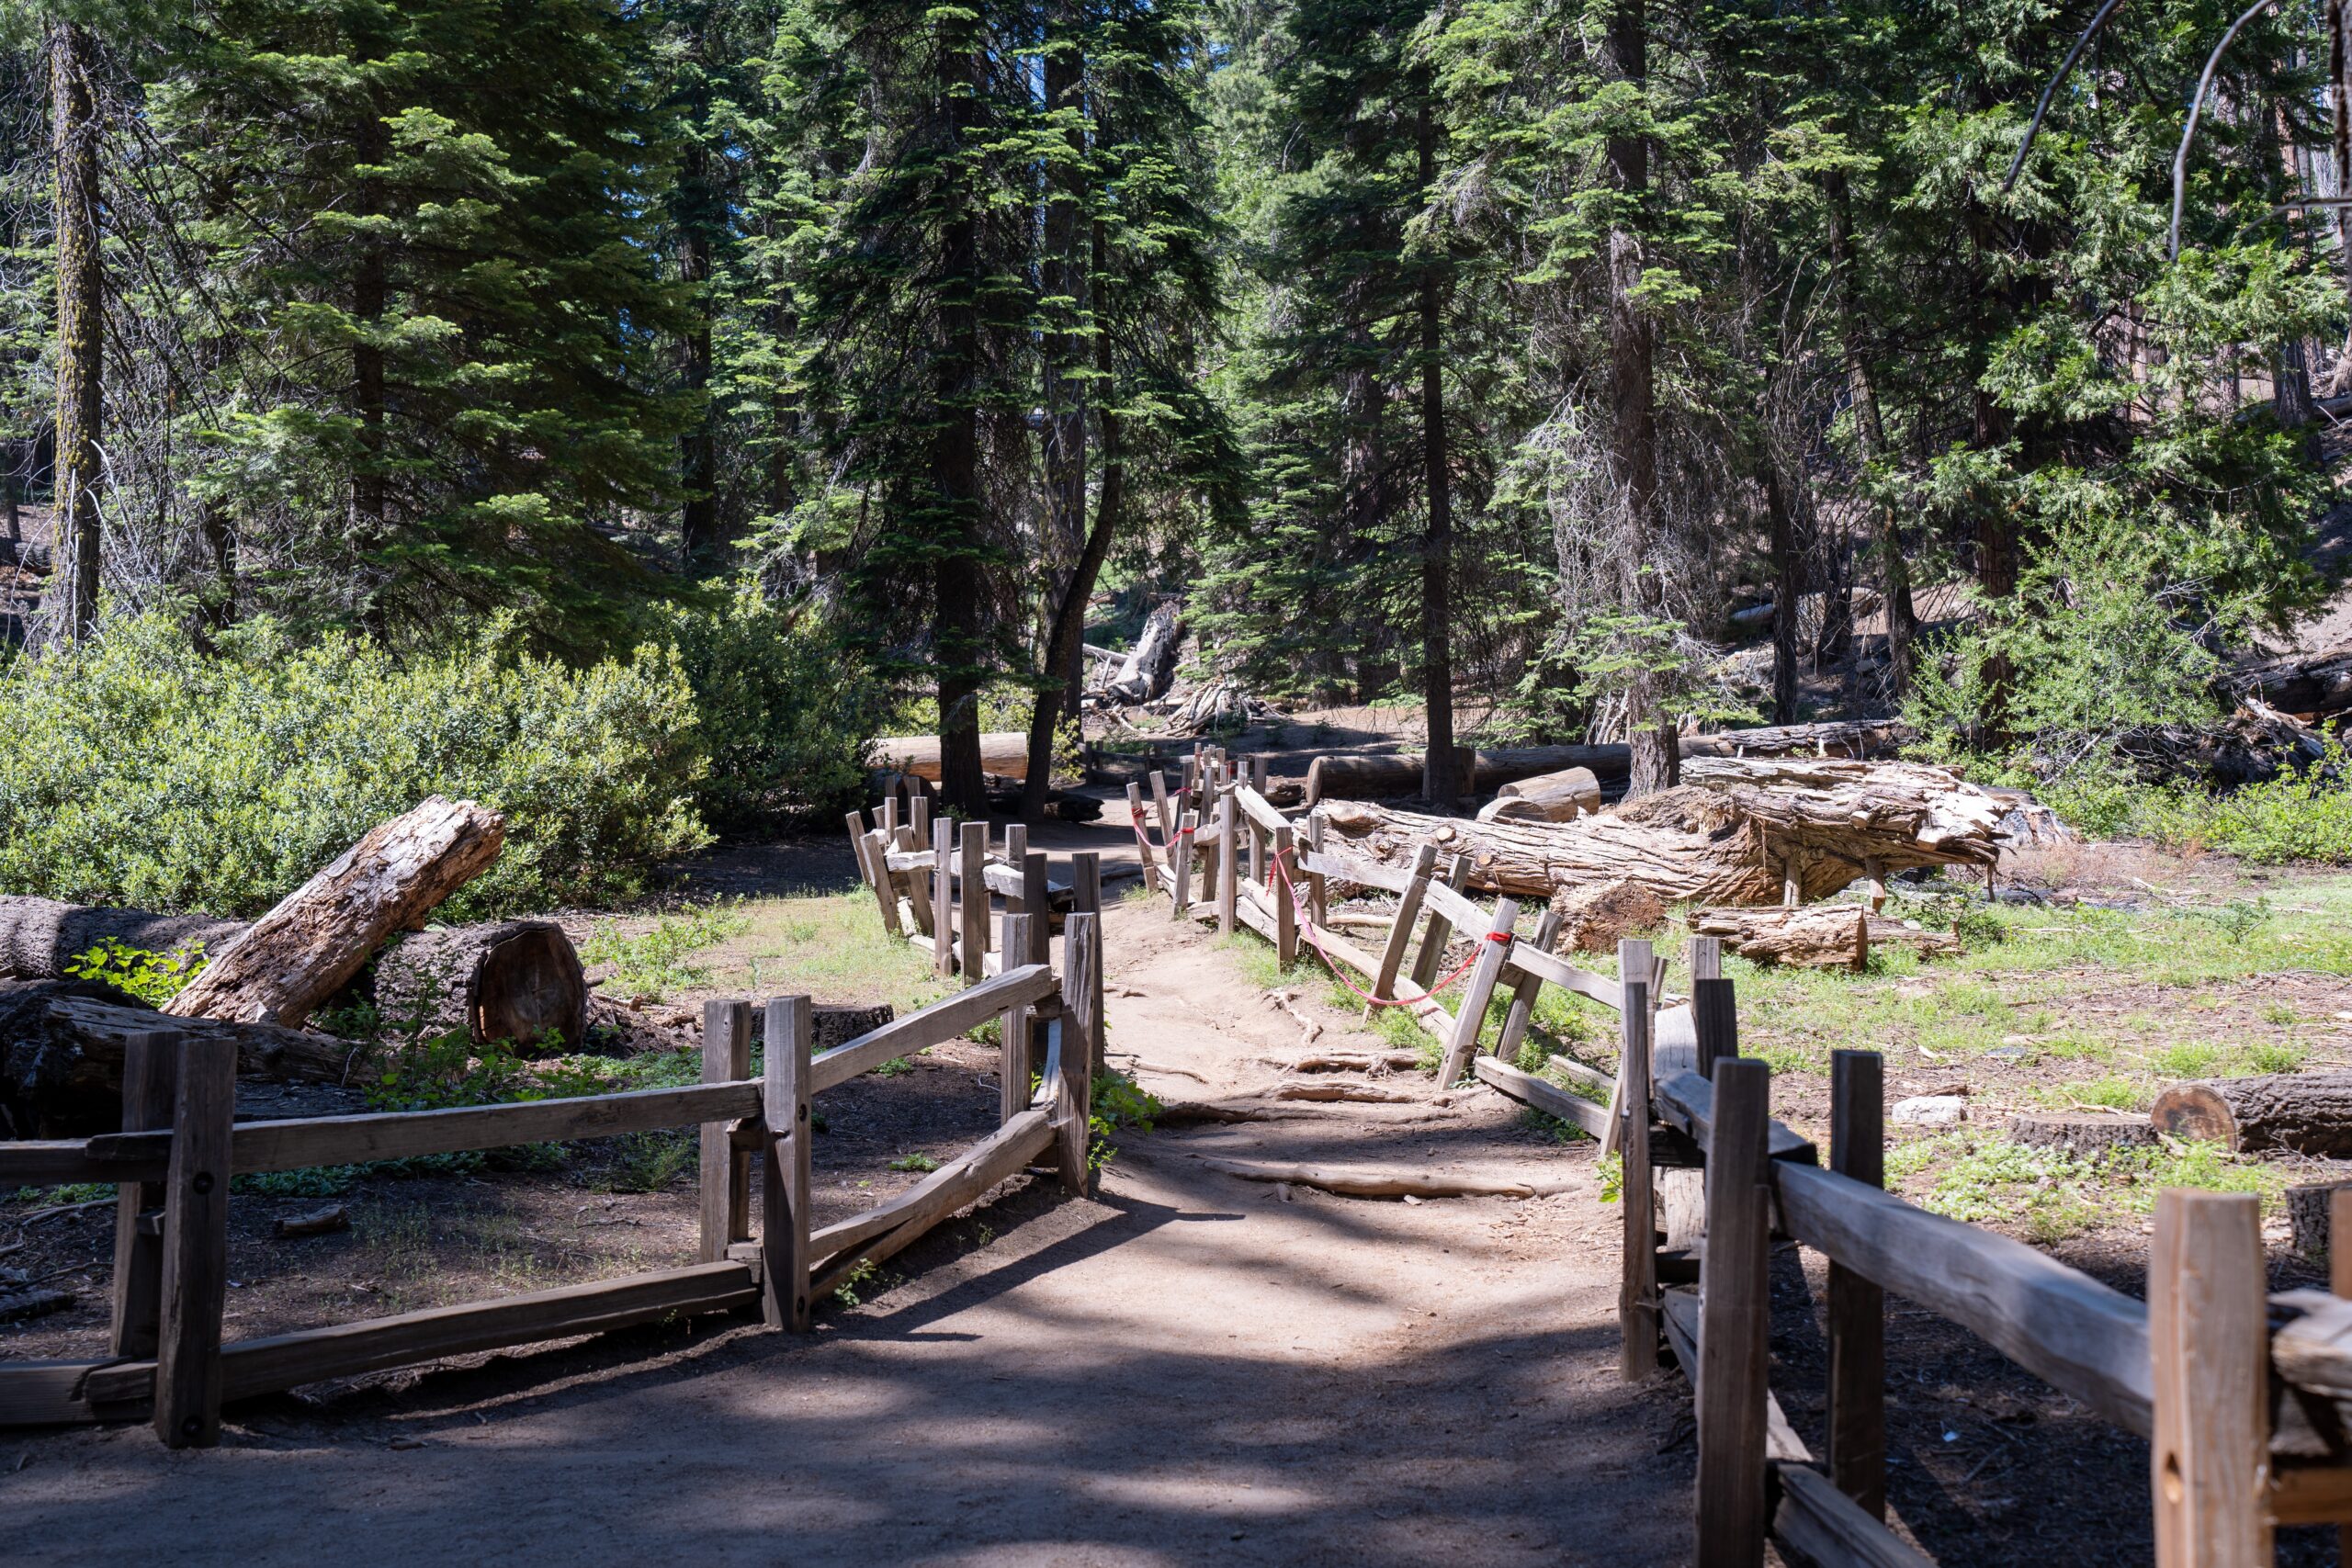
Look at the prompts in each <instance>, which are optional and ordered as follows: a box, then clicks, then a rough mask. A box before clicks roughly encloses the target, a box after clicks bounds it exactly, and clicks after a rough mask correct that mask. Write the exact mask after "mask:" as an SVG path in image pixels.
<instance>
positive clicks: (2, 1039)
mask: <svg viewBox="0 0 2352 1568" xmlns="http://www.w3.org/2000/svg"><path fill="white" fill-rule="evenodd" d="M157 1029H171V1030H177V1031H179V1032H181V1033H182V1034H185V1035H188V1036H190V1037H193V1038H198V1039H213V1038H219V1039H228V1040H232V1041H234V1042H235V1043H236V1047H237V1070H238V1071H239V1072H240V1073H254V1074H268V1075H271V1076H273V1077H292V1078H305V1079H309V1080H311V1081H312V1082H317V1083H340V1082H342V1081H344V1078H345V1075H346V1074H347V1073H348V1071H349V1069H350V1067H351V1066H352V1065H353V1064H354V1063H355V1062H356V1060H357V1059H358V1057H359V1055H360V1054H361V1052H362V1047H360V1046H358V1045H356V1044H354V1043H352V1042H350V1041H348V1040H337V1039H335V1038H334V1036H332V1035H326V1034H310V1033H305V1032H302V1031H300V1030H294V1029H280V1028H277V1027H276V1026H275V1025H272V1024H266V1023H227V1022H221V1021H218V1020H214V1019H201V1018H190V1019H183V1018H172V1017H167V1016H165V1015H164V1014H163V1013H160V1012H157V1011H156V1010H154V1009H153V1008H150V1007H148V1006H146V1005H145V1004H144V1003H141V1002H139V1001H136V1000H133V999H132V998H130V997H128V996H126V995H124V994H123V993H121V992H119V991H118V990H116V989H115V988H114V987H111V986H106V985H99V984H96V983H93V982H90V981H85V980H40V981H33V982H28V983H26V984H21V985H17V984H0V1116H5V1118H6V1122H7V1125H6V1128H5V1129H0V1132H5V1133H6V1135H8V1136H13V1137H19V1138H70V1137H77V1136H82V1135H85V1134H91V1133H104V1132H111V1131H113V1130H115V1128H116V1127H117V1126H118V1125H119V1123H120V1120H121V1115H122V1053H123V1043H124V1042H125V1041H126V1040H127V1039H128V1038H129V1037H130V1035H133V1034H136V1033H140V1032H144V1031H148V1030H157Z"/></svg>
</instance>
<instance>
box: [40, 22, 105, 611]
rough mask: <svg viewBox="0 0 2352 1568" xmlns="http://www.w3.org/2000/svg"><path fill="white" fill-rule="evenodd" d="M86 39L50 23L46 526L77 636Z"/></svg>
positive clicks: (86, 507)
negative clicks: (50, 361) (51, 448)
mask: <svg viewBox="0 0 2352 1568" xmlns="http://www.w3.org/2000/svg"><path fill="white" fill-rule="evenodd" d="M92 54H93V48H92V45H91V42H90V37H89V34H88V32H87V31H86V30H85V29H84V28H82V27H80V26H79V25H78V24H75V23H73V22H68V21H63V20H51V22H50V24H49V72H50V115H51V118H50V134H51V139H52V140H51V146H52V148H53V150H54V153H55V157H56V164H55V177H54V183H53V186H52V189H51V198H52V205H53V208H54V220H55V223H56V231H57V463H56V496H57V504H56V518H55V522H54V524H53V528H54V531H55V536H56V539H57V543H58V547H59V552H60V553H61V554H62V555H63V556H64V557H65V560H66V566H65V570H63V571H62V572H61V573H60V574H59V577H58V583H57V586H59V587H62V589H63V591H64V601H63V604H62V605H61V609H62V612H63V615H62V627H61V629H62V632H63V633H64V635H65V636H66V637H68V638H70V639H72V640H74V641H77V642H78V641H80V640H81V639H82V638H84V637H88V636H89V635H90V634H91V633H92V632H94V631H96V628H97V624H98V546H99V528H98V441H99V428H98V422H99V418H100V412H101V411H100V404H99V390H100V388H101V386H102V384H103V372H104V367H105V362H106V317H105V301H104V296H103V276H102V265H103V264H102V259H101V256H102V253H101V251H100V248H99V245H100V237H99V224H98V214H99V212H100V210H101V207H100V202H101V199H102V197H101V193H100V191H99V189H98V121H97V108H96V96H95V95H94V94H93V92H92V88H91V81H90V73H91V68H92V64H93V60H92Z"/></svg>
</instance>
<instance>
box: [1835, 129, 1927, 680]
mask: <svg viewBox="0 0 2352 1568" xmlns="http://www.w3.org/2000/svg"><path fill="white" fill-rule="evenodd" d="M1827 185H1828V193H1829V257H1830V262H1831V265H1834V266H1835V267H1836V268H1837V269H1838V315H1839V319H1840V320H1839V324H1840V327H1841V329H1842V331H1841V333H1840V335H1842V336H1843V337H1844V339H1845V340H1846V380H1847V384H1848V386H1849V388H1850V389H1851V390H1852V393H1853V399H1854V427H1855V432H1856V434H1858V435H1859V436H1860V445H1861V449H1862V461H1863V462H1865V463H1875V462H1878V461H1881V460H1882V459H1883V458H1884V457H1886V456H1887V448H1886V425H1885V423H1884V422H1883V421H1882V420H1881V419H1880V417H1879V408H1878V385H1877V382H1876V380H1875V379H1874V378H1873V377H1872V374H1871V361H1870V355H1869V354H1868V353H1867V352H1866V351H1865V349H1864V347H1863V343H1862V312H1861V309H1860V306H1859V305H1858V304H1857V303H1856V302H1855V299H1854V274H1853V267H1854V258H1853V231H1852V229H1851V226H1850V220H1849V206H1848V202H1847V198H1846V197H1847V193H1846V176H1845V175H1831V176H1830V177H1829V180H1828V182H1827ZM1876 510H1877V513H1878V515H1877V529H1876V535H1877V536H1876V539H1875V541H1874V549H1875V553H1876V555H1877V557H1878V574H1879V601H1880V604H1882V606H1883V608H1884V611H1885V615H1886V657H1887V666H1888V669H1889V671H1890V672H1891V673H1892V675H1893V677H1894V694H1895V695H1896V696H1897V697H1901V696H1904V695H1905V694H1908V693H1909V692H1910V690H1911V677H1912V673H1913V671H1914V670H1915V669H1916V668H1917V654H1916V652H1915V651H1914V650H1915V649H1916V648H1917V643H1918V640H1919V615H1918V611H1917V609H1916V608H1915V607H1914V606H1913V604H1912V603H1911V563H1910V561H1909V560H1908V559H1907V558H1905V556H1904V554H1903V527H1902V524H1901V522H1900V520H1899V519H1898V518H1897V517H1896V516H1895V513H1894V507H1892V506H1890V505H1888V504H1886V503H1885V502H1879V503H1878V506H1877V509H1876Z"/></svg>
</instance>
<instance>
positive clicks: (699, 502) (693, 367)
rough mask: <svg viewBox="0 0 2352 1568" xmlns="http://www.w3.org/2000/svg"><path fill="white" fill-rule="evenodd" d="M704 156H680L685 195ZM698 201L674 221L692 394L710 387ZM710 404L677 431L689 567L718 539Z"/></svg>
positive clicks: (703, 173) (705, 240)
mask: <svg viewBox="0 0 2352 1568" xmlns="http://www.w3.org/2000/svg"><path fill="white" fill-rule="evenodd" d="M708 165H709V156H708V154H707V153H706V152H703V151H702V150H701V149H700V148H695V149H694V150H693V151H692V152H689V153H688V154H687V155H686V167H685V171H684V186H685V188H686V190H687V192H688V193H689V194H690V196H692V195H695V194H699V193H701V192H702V191H703V188H704V186H707V183H708V178H709V173H708ZM710 270H711V257H710V235H709V234H708V233H707V231H705V229H704V227H703V223H702V213H701V212H700V210H699V203H697V204H696V206H695V208H694V209H689V210H688V212H687V215H686V219H685V221H684V223H682V224H681V225H680V226H679V233H678V279H679V281H680V282H682V283H684V284H685V285H686V287H687V288H690V289H692V290H693V291H694V300H693V302H692V304H691V306H690V309H691V310H693V312H694V314H693V318H692V321H691V323H690V324H689V325H688V327H687V328H686V331H685V334H684V342H683V343H682V344H680V345H679V346H680V350H681V352H680V365H679V378H680V380H681V381H682V382H684V386H685V389H686V390H687V391H688V392H689V393H691V394H693V395H694V396H695V398H697V399H706V398H707V396H708V394H709V390H710V367H711V333H710V318H711V311H712V301H711V299H710V296H709V288H710ZM711 425H712V417H711V409H710V405H709V403H708V402H707V401H704V402H701V403H700V404H699V405H698V406H697V407H696V408H695V412H694V417H693V422H692V423H689V424H688V425H687V426H686V427H685V428H684V430H682V431H680V432H679V433H678V479H679V482H680V483H681V484H682V485H684V488H685V492H686V494H685V502H684V506H683V508H682V509H681V511H680V513H679V516H678V547H679V554H680V555H681V556H683V557H684V560H685V564H686V567H687V569H688V570H694V569H695V568H696V567H697V566H699V565H701V564H703V563H705V562H707V561H708V559H709V558H710V557H711V553H712V551H713V549H714V548H715V547H717V545H718V542H719V539H718V443H717V442H716V441H714V440H713V439H712V435H711Z"/></svg>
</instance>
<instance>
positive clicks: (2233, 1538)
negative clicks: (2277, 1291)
mask: <svg viewBox="0 0 2352 1568" xmlns="http://www.w3.org/2000/svg"><path fill="white" fill-rule="evenodd" d="M2269 1288H2270V1287H2269V1283H2268V1274H2267V1270H2266V1269H2265V1267H2264V1264H2263V1254H2262V1201H2261V1199H2259V1198H2258V1197H2256V1195H2255V1194H2253V1193H2251V1192H2197V1191H2190V1190H2185V1189H2181V1188H2169V1189H2166V1190H2165V1191H2163V1192H2160V1193H2158V1194H2157V1195H2156V1238H2155V1245H2154V1248H2153V1249H2152V1250H2151V1251H2150V1253H2149V1255H2148V1344H2149V1348H2150V1351H2151V1353H2152V1354H2153V1356H2154V1359H2155V1369H2154V1370H2155V1392H2156V1399H2155V1406H2156V1408H2155V1426H2156V1429H2155V1437H2154V1441H2152V1442H2151V1443H2150V1444H2149V1450H2148V1459H2149V1463H2150V1465H2151V1467H2152V1468H2153V1471H2154V1475H2153V1481H2154V1492H2155V1504H2156V1568H2261V1565H2263V1564H2267V1563H2268V1562H2270V1561H2271V1533H2270V1515H2269V1510H2268V1508H2267V1506H2266V1504H2267V1499H2266V1498H2265V1497H2264V1495H2263V1485H2262V1483H2263V1477H2264V1476H2265V1474H2266V1473H2267V1469H2268V1464H2269V1457H2270V1456H2269V1449H2270V1413H2269V1408H2268V1404H2267V1400H2268V1394H2269V1379H2270V1326H2269V1319H2268V1305H2269V1303H2268V1292H2269Z"/></svg>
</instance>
